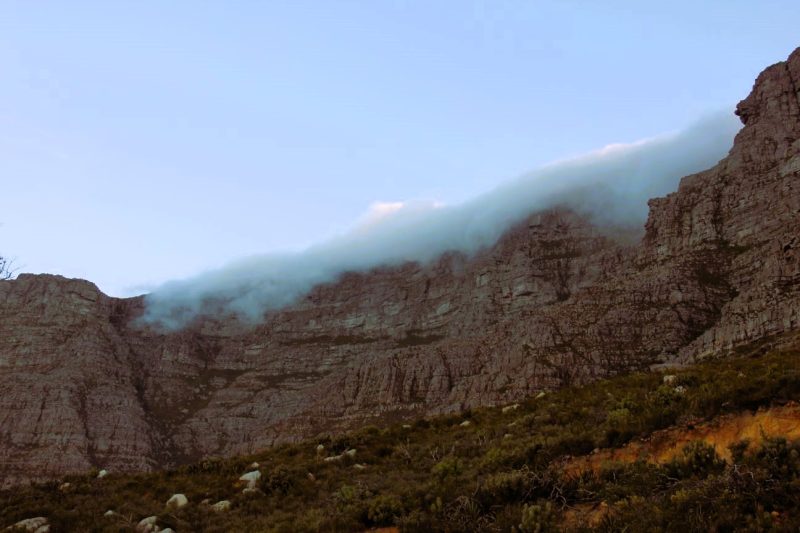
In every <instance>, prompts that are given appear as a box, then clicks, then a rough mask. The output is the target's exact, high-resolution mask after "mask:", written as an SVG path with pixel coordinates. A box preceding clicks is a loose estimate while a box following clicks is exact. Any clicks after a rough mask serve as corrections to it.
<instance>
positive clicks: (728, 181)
mask: <svg viewBox="0 0 800 533" xmlns="http://www.w3.org/2000/svg"><path fill="white" fill-rule="evenodd" d="M799 90H800V49H798V50H796V51H795V52H794V53H793V54H792V55H791V56H790V57H789V59H788V60H787V61H786V62H783V63H778V64H776V65H773V66H771V67H769V68H767V69H766V70H765V71H764V72H763V73H762V74H761V75H760V76H759V77H758V79H757V80H756V83H755V86H754V88H753V91H752V93H751V94H750V96H748V97H747V98H746V99H745V100H743V101H742V102H741V103H740V104H739V106H738V107H737V114H738V115H739V116H740V118H741V119H742V121H743V123H744V128H743V129H742V130H741V131H740V133H739V134H738V135H737V137H736V141H735V143H734V146H733V147H732V149H731V152H730V154H729V155H728V157H726V158H725V159H724V160H722V161H721V162H720V163H719V164H718V165H716V166H715V167H714V168H712V169H709V170H707V171H705V172H701V173H699V174H696V175H693V176H688V177H686V178H684V179H683V180H682V181H681V184H680V187H679V189H678V190H677V191H676V192H675V193H673V194H671V195H669V196H667V197H665V198H658V199H655V200H652V201H651V202H650V214H649V218H648V221H647V224H646V227H645V234H644V237H643V238H642V239H641V240H640V241H639V242H638V243H637V244H633V245H631V244H621V243H620V242H619V241H618V240H617V239H614V238H612V237H610V236H608V235H606V234H605V233H604V232H602V231H600V230H599V229H597V228H594V227H592V226H591V224H590V223H589V222H588V221H587V220H586V219H583V218H581V217H580V216H578V215H577V214H575V213H573V212H570V211H568V210H564V209H558V208H554V209H550V210H547V211H544V212H539V213H534V214H532V215H531V216H530V217H529V218H528V220H526V221H525V223H523V224H520V225H518V226H517V227H515V228H512V229H511V230H510V231H509V232H507V233H506V234H505V235H504V236H503V237H502V238H501V240H500V241H499V242H498V243H497V244H496V245H495V246H494V247H492V248H491V249H490V250H486V251H484V252H482V253H480V254H478V255H477V256H475V257H472V258H466V257H463V256H461V255H458V254H447V255H445V256H443V257H442V258H441V259H440V260H438V261H437V262H435V263H434V264H432V265H428V266H420V265H416V264H407V265H404V266H402V267H398V268H384V269H376V270H374V271H371V272H368V273H365V274H355V273H353V274H346V275H344V276H343V277H342V278H341V279H340V280H339V281H337V282H336V283H333V284H329V285H324V286H319V287H317V288H315V289H314V290H313V291H312V292H311V293H310V294H309V295H308V296H307V297H306V298H304V299H303V300H302V301H300V302H298V303H297V304H296V305H294V306H292V307H290V308H287V309H284V310H281V311H278V312H273V313H270V314H269V315H267V316H266V317H265V319H264V321H263V323H261V324H259V325H258V326H255V327H245V326H242V325H239V324H235V323H232V322H229V321H221V320H216V319H214V318H207V319H204V320H202V321H200V322H198V323H196V324H193V325H192V326H190V327H189V328H187V329H185V330H183V331H180V332H177V333H162V332H158V331H155V330H152V329H143V328H141V327H139V326H137V325H136V322H135V320H134V319H135V318H136V317H137V316H139V315H140V314H141V312H142V309H143V305H144V304H143V301H142V300H141V299H129V300H120V299H114V298H109V297H107V296H105V295H103V294H102V293H100V292H99V291H98V290H97V288H96V287H95V286H94V285H92V284H90V283H88V282H84V281H80V280H67V279H64V278H60V277H57V276H46V275H43V276H30V275H23V276H20V277H19V279H17V280H14V281H5V282H0V390H3V391H4V394H3V395H2V396H1V397H0V480H2V481H1V482H2V484H4V485H9V484H11V483H14V482H18V481H22V480H27V479H45V478H49V477H53V476H58V475H61V474H64V473H67V472H77V471H85V470H86V469H87V468H89V467H92V466H95V467H108V468H110V469H112V470H116V471H120V470H148V469H153V468H158V467H164V466H170V465H175V464H179V463H184V462H187V461H190V460H194V459H198V458H200V457H203V456H207V455H230V454H235V453H252V452H254V451H255V450H258V449H261V448H263V447H265V446H268V445H272V444H274V443H279V442H287V441H296V440H298V439H301V438H303V437H306V436H310V435H316V434H319V433H329V432H337V431H341V430H343V429H345V428H349V427H355V426H357V425H363V424H364V423H366V422H368V421H369V420H372V419H375V418H380V419H382V420H387V419H389V420H391V419H395V418H396V419H399V418H408V417H415V416H419V415H425V414H436V413H446V412H454V411H457V410H461V409H465V408H469V407H475V406H483V405H493V404H498V403H502V402H509V401H512V400H514V399H518V398H522V397H524V396H526V395H529V394H532V393H535V392H537V391H540V390H542V389H552V388H557V387H561V386H565V385H571V384H576V383H582V382H585V381H588V380H593V379H597V378H602V377H605V376H610V375H614V374H617V373H620V372H625V371H630V370H638V369H644V368H647V367H648V366H650V365H653V364H659V363H685V362H689V361H693V360H695V359H697V358H702V357H703V356H704V355H705V354H708V353H719V352H721V351H725V350H731V349H733V348H735V347H736V346H739V345H742V344H745V343H750V342H752V341H755V340H759V339H766V338H768V337H771V336H774V335H778V334H781V333H784V332H788V331H794V330H796V329H797V328H798V325H799V324H800V322H799V321H800V317H799V316H798V313H800V311H798V310H800V289H799V287H800V261H798V252H797V248H798V247H800V234H799V233H800V230H799V229H798V228H800V194H798V190H797V187H798V177H800V92H798V91H799Z"/></svg>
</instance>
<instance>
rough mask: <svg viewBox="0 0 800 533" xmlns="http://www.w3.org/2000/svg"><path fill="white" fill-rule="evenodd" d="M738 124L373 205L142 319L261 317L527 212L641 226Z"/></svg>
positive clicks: (711, 125)
mask: <svg viewBox="0 0 800 533" xmlns="http://www.w3.org/2000/svg"><path fill="white" fill-rule="evenodd" d="M740 127H741V124H740V123H739V121H738V120H737V119H736V118H735V117H734V116H733V115H729V114H725V115H723V114H717V115H713V116H709V117H707V118H705V119H703V120H701V121H699V122H697V123H695V124H694V125H692V126H691V127H689V128H687V129H686V130H684V131H681V132H679V133H674V134H667V135H662V136H659V137H655V138H652V139H645V140H641V141H637V142H634V143H629V144H611V145H608V146H606V147H604V148H602V149H600V150H597V151H594V152H591V153H589V154H586V155H583V156H580V157H576V158H573V159H569V160H564V161H558V162H555V163H551V164H549V165H546V166H544V167H542V168H540V169H539V170H536V171H534V172H531V173H530V174H527V175H525V176H522V177H520V178H518V179H516V180H513V181H510V182H508V183H505V184H503V185H501V186H500V187H497V188H496V189H495V190H493V191H490V192H487V193H485V194H483V195H481V196H478V197H476V198H474V199H472V200H471V201H468V202H466V203H463V204H461V205H453V206H448V205H443V204H441V203H438V202H425V201H411V202H378V203H375V204H373V205H372V206H371V207H370V208H369V210H368V211H367V213H366V214H365V215H364V216H363V217H361V219H359V221H357V223H356V224H355V225H354V227H353V229H352V230H351V231H350V232H349V233H347V234H344V235H342V236H340V237H338V238H335V239H332V240H330V241H328V242H325V243H321V244H318V245H315V246H311V247H309V248H307V249H306V250H304V251H301V252H296V253H285V254H265V255H260V256H254V257H248V258H245V259H241V260H238V261H235V262H233V263H230V264H229V265H227V266H225V267H223V268H220V269H218V270H213V271H209V272H205V273H202V274H199V275H197V276H195V277H192V278H189V279H185V280H179V281H171V282H168V283H166V284H164V285H162V286H160V287H158V288H157V289H156V290H154V291H153V292H152V293H150V294H148V295H147V296H146V302H147V308H146V312H145V315H144V317H143V320H144V321H145V322H149V323H157V324H161V325H162V326H164V327H167V328H178V327H181V326H182V325H184V324H186V323H187V322H188V321H190V320H192V319H193V318H195V317H196V316H198V315H201V314H219V313H233V314H235V315H237V316H239V317H240V318H242V319H246V320H252V321H257V320H259V319H260V318H261V317H262V316H263V314H264V312H266V311H269V310H274V309H278V308H281V307H284V306H286V305H289V304H291V303H292V302H294V301H296V300H297V299H298V298H300V297H302V296H303V295H304V294H305V293H307V292H308V291H309V290H310V289H311V288H312V287H314V286H315V285H317V284H320V283H326V282H331V281H334V280H335V279H336V278H337V277H338V276H339V275H341V274H342V273H344V272H347V271H365V270H368V269H370V268H373V267H376V266H380V265H398V264H401V263H403V262H407V261H417V262H421V263H425V262H429V261H431V260H434V259H436V258H437V257H438V256H439V255H441V254H442V253H443V252H446V251H460V252H464V253H466V254H472V253H475V252H477V251H478V250H480V249H483V248H486V247H488V246H491V245H492V244H494V243H495V242H496V241H497V240H498V238H499V237H500V236H501V235H502V234H503V233H504V232H505V231H506V230H507V229H508V228H509V227H510V226H512V225H513V224H514V223H516V222H519V221H520V220H522V219H524V218H525V217H526V216H528V215H529V214H531V213H532V212H535V211H537V210H541V209H545V208H547V207H550V206H555V205H563V206H565V207H569V208H572V209H574V210H576V211H578V212H580V213H582V214H585V215H586V216H589V217H590V218H591V219H592V220H593V221H594V222H595V223H596V224H598V225H599V226H604V227H620V226H622V227H641V225H642V224H643V223H644V221H645V219H646V217H647V209H648V207H647V200H648V199H650V198H653V197H657V196H663V195H665V194H667V193H669V192H671V191H673V190H675V189H676V188H677V185H678V182H679V180H680V178H681V177H683V176H686V175H688V174H692V173H695V172H698V171H701V170H704V169H706V168H709V167H711V166H713V165H714V164H716V163H717V162H718V161H719V160H720V159H722V158H723V157H724V156H725V155H726V153H727V151H728V149H729V148H730V146H731V144H732V140H733V137H734V135H735V133H736V132H737V131H738V129H739V128H740Z"/></svg>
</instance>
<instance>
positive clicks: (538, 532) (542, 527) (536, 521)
mask: <svg viewBox="0 0 800 533" xmlns="http://www.w3.org/2000/svg"><path fill="white" fill-rule="evenodd" d="M555 518H556V517H555V513H554V512H553V504H552V503H550V502H549V501H539V502H537V503H536V504H533V505H526V506H524V507H523V508H522V521H521V522H520V523H519V530H520V532H521V533H549V532H551V531H553V532H555V531H558V528H557V527H556V523H555Z"/></svg>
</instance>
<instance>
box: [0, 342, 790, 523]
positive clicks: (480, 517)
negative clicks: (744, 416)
mask: <svg viewBox="0 0 800 533" xmlns="http://www.w3.org/2000/svg"><path fill="white" fill-rule="evenodd" d="M673 373H674V374H675V377H674V378H669V379H667V380H665V379H664V375H663V374H660V373H657V372H649V373H638V374H631V375H627V376H621V377H617V378H613V379H609V380H604V381H599V382H596V383H593V384H589V385H586V386H583V387H574V388H568V389H564V390H561V391H559V392H555V393H547V394H544V395H536V396H534V397H532V398H530V399H528V400H526V401H524V402H521V403H520V404H519V405H518V406H516V407H515V406H506V407H505V408H502V407H497V408H487V409H475V410H471V411H467V412H464V413H460V414H458V415H451V416H441V417H435V418H430V419H422V420H416V421H413V422H409V423H408V424H395V425H391V426H388V427H383V428H380V427H367V428H363V429H361V430H359V431H356V432H351V433H348V434H345V435H343V436H338V437H329V438H322V439H317V440H313V441H306V442H303V443H299V444H292V445H282V446H278V447H275V448H273V449H269V450H265V451H263V452H262V453H258V454H255V455H252V456H247V457H237V458H233V459H209V460H206V461H203V462H200V463H197V464H192V465H188V466H183V467H180V468H176V469H173V470H169V471H163V472H156V473H149V474H115V473H113V472H112V473H110V474H109V475H108V476H106V477H103V478H101V479H98V478H97V477H96V474H94V475H84V476H69V477H67V478H65V479H64V480H60V481H57V482H50V483H42V484H34V485H31V486H29V487H19V488H15V489H13V490H7V491H2V492H0V527H3V526H7V525H10V524H13V523H15V522H17V521H18V520H22V519H25V518H30V517H36V516H43V517H46V518H47V519H48V520H49V523H50V524H51V531H133V530H134V529H135V526H136V524H137V523H138V522H139V521H140V520H141V519H142V518H144V517H148V516H150V515H157V517H158V518H157V523H158V525H159V526H160V527H161V528H166V527H171V528H173V529H174V530H175V531H179V532H180V531H287V532H289V531H291V532H295V531H364V530H368V529H370V528H378V527H386V526H396V527H398V528H399V529H400V530H401V531H518V532H546V531H559V530H564V529H567V530H581V529H589V528H592V529H597V530H605V531H620V530H627V531H674V530H681V529H682V530H685V531H734V530H749V531H766V530H779V531H780V530H785V531H790V530H791V531H797V530H798V528H800V443H798V442H788V441H786V440H784V439H782V438H780V436H767V435H764V438H763V439H761V441H760V442H758V443H751V444H749V445H748V443H746V442H741V443H736V444H735V445H734V446H732V448H731V450H730V454H725V455H726V456H728V457H729V460H728V461H725V460H723V459H721V458H720V450H714V449H713V448H712V447H710V446H708V445H707V444H704V443H700V442H694V443H689V444H688V445H687V446H686V448H685V450H684V451H683V452H682V453H681V454H679V455H678V456H677V457H674V458H672V459H671V460H669V461H667V462H665V463H663V464H653V463H647V462H644V461H636V462H633V463H626V464H621V463H617V464H605V465H602V467H601V468H599V469H596V470H590V471H586V472H579V473H576V472H574V471H570V470H569V469H566V468H564V465H565V464H566V463H567V462H568V459H565V458H566V457H568V456H580V455H585V454H590V453H591V452H592V451H593V450H595V449H596V448H607V447H620V446H623V445H624V444H625V443H626V442H629V441H631V440H632V439H636V438H638V437H641V436H645V435H648V434H650V433H652V432H653V431H656V430H659V429H662V428H667V427H670V426H676V425H677V426H687V425H695V424H698V423H700V421H701V420H709V419H712V418H714V417H718V416H720V415H722V414H726V413H737V412H741V411H744V410H753V409H757V408H759V407H764V406H770V405H775V404H785V403H787V402H789V401H791V400H793V399H797V398H798V397H799V394H800V358H799V357H798V352H797V351H794V350H789V351H782V352H772V353H769V354H766V355H750V356H747V357H741V358H738V359H725V360H718V361H710V362H706V363H702V364H699V365H696V366H694V367H691V368H688V369H685V370H681V371H679V372H673ZM320 445H321V446H320ZM349 450H355V452H350V453H347V452H348V451H349ZM331 457H338V459H329V460H326V458H331ZM254 461H255V462H258V463H259V469H260V471H261V473H262V476H261V478H260V479H259V480H258V481H257V483H256V485H257V489H258V490H256V491H248V493H247V494H245V493H243V490H242V489H243V487H244V484H243V483H242V482H240V481H238V479H239V476H241V475H242V474H243V473H245V472H247V471H248V470H252V468H251V467H250V465H251V463H252V462H254ZM65 482H67V483H69V485H68V486H64V485H63V483H65ZM175 493H181V494H185V495H186V497H187V498H188V500H189V504H188V505H187V506H185V507H183V508H181V509H178V510H168V509H167V508H166V507H165V503H166V502H167V500H168V499H169V498H170V497H171V496H172V495H173V494H175ZM221 500H228V501H229V502H230V504H231V505H230V509H228V510H224V511H215V510H213V509H212V507H211V506H212V505H213V504H214V503H216V502H218V501H221ZM204 501H205V503H203V502H204ZM108 510H112V511H114V513H113V514H110V515H109V516H104V513H106V511H108ZM587 510H588V511H589V512H586V513H583V514H581V513H580V512H579V511H587ZM581 517H583V518H581Z"/></svg>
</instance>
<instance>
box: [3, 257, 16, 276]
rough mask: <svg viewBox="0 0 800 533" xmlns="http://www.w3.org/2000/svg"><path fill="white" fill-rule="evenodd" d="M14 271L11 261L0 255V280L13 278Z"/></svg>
mask: <svg viewBox="0 0 800 533" xmlns="http://www.w3.org/2000/svg"><path fill="white" fill-rule="evenodd" d="M15 272H16V270H15V269H14V266H13V261H12V260H11V259H8V258H7V257H3V256H2V255H0V280H4V279H11V278H13V277H14V273H15Z"/></svg>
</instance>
